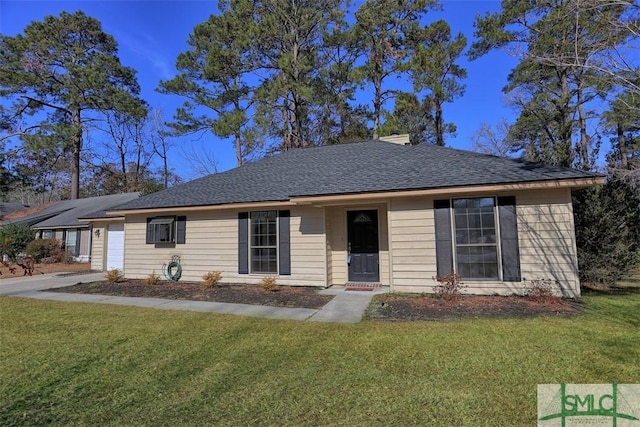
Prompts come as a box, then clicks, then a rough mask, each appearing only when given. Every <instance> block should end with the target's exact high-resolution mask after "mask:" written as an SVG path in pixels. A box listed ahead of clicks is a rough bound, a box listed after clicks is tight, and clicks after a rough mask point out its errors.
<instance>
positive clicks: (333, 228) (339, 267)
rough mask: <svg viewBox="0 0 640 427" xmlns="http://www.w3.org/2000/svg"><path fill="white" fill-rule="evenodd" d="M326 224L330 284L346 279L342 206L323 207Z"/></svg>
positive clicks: (345, 244) (344, 230) (345, 248)
mask: <svg viewBox="0 0 640 427" xmlns="http://www.w3.org/2000/svg"><path fill="white" fill-rule="evenodd" d="M325 217H326V224H327V248H328V249H327V250H328V252H327V264H328V267H327V268H328V271H329V272H330V281H329V283H330V284H331V285H344V284H345V283H346V281H347V234H346V233H347V226H346V221H347V219H346V213H345V211H344V208H339V207H328V208H325Z"/></svg>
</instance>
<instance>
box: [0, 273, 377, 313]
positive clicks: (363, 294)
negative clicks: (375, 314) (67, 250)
mask: <svg viewBox="0 0 640 427" xmlns="http://www.w3.org/2000/svg"><path fill="white" fill-rule="evenodd" d="M100 280H104V273H84V274H73V275H61V273H52V274H44V275H38V276H32V277H28V276H27V277H16V278H6V279H0V295H6V296H15V297H23V298H34V299H45V300H54V301H67V302H89V303H98V304H115V305H132V306H137V307H149V308H159V309H164V310H186V311H200V312H209V313H218V314H235V315H240V316H251V317H263V318H267V319H292V320H303V321H304V320H309V321H312V322H334V323H358V322H359V321H360V320H362V315H363V314H364V310H365V309H366V308H367V306H368V305H369V302H370V301H371V298H372V297H373V295H375V294H376V293H382V292H387V289H385V288H383V289H379V290H376V291H345V290H344V288H341V287H332V288H329V289H324V290H321V291H319V292H320V293H322V294H326V295H335V297H334V298H333V299H332V300H331V301H329V303H328V304H326V305H325V306H324V307H322V308H320V309H311V308H288V307H271V306H263V305H249V304H231V303H223V302H208V301H185V300H170V299H162V298H138V297H118V296H108V295H89V294H68V293H59V292H46V291H43V289H50V288H60V287H64V286H69V285H74V284H76V283H86V282H95V281H100Z"/></svg>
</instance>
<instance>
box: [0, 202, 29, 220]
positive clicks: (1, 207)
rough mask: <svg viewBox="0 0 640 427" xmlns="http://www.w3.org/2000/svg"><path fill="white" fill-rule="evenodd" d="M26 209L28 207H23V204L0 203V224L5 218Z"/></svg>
mask: <svg viewBox="0 0 640 427" xmlns="http://www.w3.org/2000/svg"><path fill="white" fill-rule="evenodd" d="M28 208H29V205H25V204H24V203H0V222H1V221H2V220H3V218H4V217H5V216H7V215H10V214H12V213H13V212H16V211H20V210H23V209H28Z"/></svg>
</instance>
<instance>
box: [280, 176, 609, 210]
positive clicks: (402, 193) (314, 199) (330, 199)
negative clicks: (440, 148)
mask: <svg viewBox="0 0 640 427" xmlns="http://www.w3.org/2000/svg"><path fill="white" fill-rule="evenodd" d="M600 184H604V176H593V177H586V178H574V179H563V180H547V181H531V182H514V183H500V184H480V185H465V186H459V187H439V188H425V189H415V190H399V191H383V192H369V193H350V194H330V195H319V196H296V197H291V199H290V200H291V202H293V203H295V204H298V205H309V204H318V203H335V202H348V201H359V200H368V199H375V198H381V197H384V198H399V197H413V196H438V195H457V194H468V193H481V192H505V191H517V190H539V189H551V188H571V189H576V188H586V187H592V186H594V185H600Z"/></svg>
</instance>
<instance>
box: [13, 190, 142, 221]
mask: <svg viewBox="0 0 640 427" xmlns="http://www.w3.org/2000/svg"><path fill="white" fill-rule="evenodd" d="M137 197H138V193H125V194H112V195H109V196H100V197H88V198H85V199H76V200H62V201H60V202H56V203H54V204H52V205H51V206H48V207H46V208H45V209H43V210H42V211H39V212H37V213H34V214H32V215H27V216H24V217H22V218H19V219H16V220H13V221H7V223H24V224H29V225H31V226H32V227H34V228H37V229H55V228H64V227H84V226H87V225H88V224H89V223H88V222H87V221H80V220H79V219H78V218H85V217H91V215H90V214H92V213H94V212H96V211H102V212H104V211H105V210H107V209H111V208H113V207H117V206H118V205H121V204H123V203H126V202H129V201H131V200H133V199H135V198H137Z"/></svg>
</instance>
